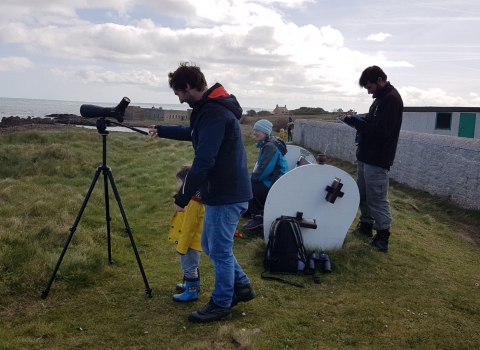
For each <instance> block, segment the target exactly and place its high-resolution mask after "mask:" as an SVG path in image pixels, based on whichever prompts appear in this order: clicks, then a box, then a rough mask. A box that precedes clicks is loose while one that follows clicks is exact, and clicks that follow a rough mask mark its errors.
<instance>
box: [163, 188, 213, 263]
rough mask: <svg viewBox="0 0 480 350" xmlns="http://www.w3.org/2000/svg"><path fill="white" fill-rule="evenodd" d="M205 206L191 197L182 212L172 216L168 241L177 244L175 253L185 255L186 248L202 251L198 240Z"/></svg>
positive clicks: (200, 234) (198, 199)
mask: <svg viewBox="0 0 480 350" xmlns="http://www.w3.org/2000/svg"><path fill="white" fill-rule="evenodd" d="M204 215H205V206H204V205H203V204H202V203H201V202H200V198H199V197H192V199H191V200H190V202H189V203H188V205H187V206H186V207H185V211H184V212H179V211H176V212H175V213H174V214H173V218H172V222H171V223H170V231H169V232H168V240H169V241H170V242H174V243H176V244H177V252H179V253H180V254H186V253H187V250H188V248H191V249H195V250H198V251H199V252H201V251H202V245H201V242H200V238H201V236H202V229H203V217H204Z"/></svg>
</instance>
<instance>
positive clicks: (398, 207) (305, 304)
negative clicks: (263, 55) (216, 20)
mask: <svg viewBox="0 0 480 350" xmlns="http://www.w3.org/2000/svg"><path fill="white" fill-rule="evenodd" d="M107 139H108V141H107V142H108V159H107V164H108V165H109V166H111V168H112V172H113V175H114V177H115V182H116V184H117V187H118V190H119V193H120V196H121V199H122V204H123V206H124V208H125V213H126V215H127V218H128V222H129V225H130V227H131V228H132V230H133V237H134V239H135V243H136V246H137V249H138V251H139V254H140V258H141V261H142V263H143V267H144V270H145V273H146V276H147V279H148V283H149V285H150V287H151V288H152V289H153V297H152V298H148V297H147V296H146V294H145V285H144V282H143V280H142V276H141V274H140V270H139V267H138V265H137V261H136V259H135V255H134V253H133V251H132V247H131V244H130V241H129V239H128V236H127V235H126V233H125V225H124V222H123V220H122V217H121V215H120V212H119V210H118V205H117V203H116V201H115V200H114V196H113V193H112V191H111V190H109V193H110V215H111V217H112V221H111V233H112V238H111V243H112V258H113V264H109V262H108V257H107V242H106V228H105V227H106V225H105V203H104V191H103V181H102V180H103V176H100V178H99V181H98V182H97V185H96V187H95V189H94V191H93V193H92V197H91V199H90V200H89V202H88V205H87V207H86V209H85V212H84V214H83V215H82V217H81V220H80V222H79V224H78V227H77V230H76V232H75V234H74V236H73V239H72V242H71V243H70V245H69V247H68V249H67V252H66V254H65V257H64V259H63V262H62V264H61V266H60V269H59V271H58V273H57V275H56V279H55V281H54V282H53V284H52V288H51V290H50V294H49V296H48V297H47V298H46V299H41V297H40V296H41V293H42V291H43V290H44V289H45V287H46V285H47V282H48V281H49V279H50V277H51V274H52V272H53V268H54V266H55V264H56V262H57V260H58V257H59V255H60V253H61V251H62V248H63V246H64V244H65V241H66V238H67V236H68V234H69V229H70V228H71V227H72V226H73V223H74V221H75V218H76V217H77V214H78V211H79V209H80V206H81V204H82V202H83V200H84V197H85V194H86V192H87V190H88V188H89V186H90V184H91V182H92V179H93V175H94V173H95V169H96V167H98V166H99V165H101V162H102V159H101V158H102V155H101V152H102V150H101V148H102V142H101V136H100V135H99V134H98V133H97V132H96V130H84V129H73V130H72V129H69V131H68V132H66V131H42V132H24V133H17V134H9V135H1V136H0V203H1V206H0V218H1V221H0V329H1V331H0V349H8V350H10V349H15V350H17V349H102V350H103V349H132V350H133V349H142V350H143V349H286V348H288V349H353V348H355V349H387V348H388V349H476V348H477V347H478V344H479V343H480V331H479V330H478V324H479V323H480V298H479V294H480V287H479V283H480V272H479V271H480V258H479V248H478V247H479V242H480V237H479V230H478V226H479V223H480V213H479V212H477V211H467V210H462V209H460V208H458V207H455V206H453V205H450V204H449V203H447V202H446V201H443V200H441V199H439V198H437V197H433V196H430V195H428V194H426V193H424V192H421V191H416V190H413V189H411V188H408V187H405V186H403V185H401V184H398V183H392V184H391V192H390V200H391V205H392V215H393V217H394V223H393V227H392V238H391V244H390V252H389V253H388V254H382V253H377V252H374V251H372V250H370V249H369V248H368V247H367V246H366V243H365V242H364V241H362V240H360V239H359V238H356V237H352V236H351V235H347V238H346V240H345V244H344V247H343V248H342V249H341V250H337V251H331V252H328V254H329V256H330V258H331V260H332V265H333V272H332V273H331V274H329V275H321V276H320V277H321V279H322V284H319V285H317V284H314V283H313V282H311V277H309V276H289V277H291V278H292V279H293V280H295V281H298V282H301V283H303V284H304V285H305V288H303V289H299V288H296V287H293V286H289V285H285V284H280V283H276V282H272V281H265V280H262V279H261V278H260V273H261V272H262V271H263V269H262V259H263V252H264V249H265V244H264V242H263V239H260V238H258V236H255V235H253V234H246V233H244V237H243V238H236V241H235V254H236V256H237V259H238V260H239V262H240V264H241V265H242V266H243V267H244V269H245V270H246V272H247V273H248V274H249V277H250V278H251V280H252V284H253V286H254V288H255V290H256V292H257V298H256V299H255V300H253V301H251V302H250V303H247V304H242V303H241V304H239V305H238V306H236V307H235V308H234V309H233V318H232V320H230V321H226V322H218V323H213V324H207V325H196V324H191V323H188V322H187V315H188V314H189V313H190V312H191V311H193V310H196V309H199V308H201V307H203V305H204V304H205V303H206V302H207V301H208V298H209V295H210V292H211V290H212V286H213V267H212V264H211V262H210V261H209V259H208V258H207V257H206V256H202V259H201V269H202V293H201V295H200V300H199V301H197V302H194V303H191V304H177V303H174V302H173V301H172V300H171V296H172V295H173V294H174V292H175V291H174V287H175V284H176V283H177V282H179V281H180V280H181V271H180V267H179V259H178V255H177V254H176V253H175V248H174V246H173V245H172V244H170V243H169V242H168V241H167V232H168V226H169V221H170V218H171V215H172V201H173V199H172V196H173V194H174V193H175V189H176V187H175V183H176V181H175V173H176V171H177V169H178V168H179V167H180V166H181V165H184V164H189V163H190V162H191V160H192V155H193V151H192V147H191V145H190V144H189V143H186V142H184V143H181V142H175V141H169V140H160V139H149V138H148V137H145V136H142V135H140V134H137V133H112V134H111V135H109V136H108V137H107ZM246 147H247V150H248V155H249V162H250V164H249V165H250V167H253V162H254V161H255V159H256V151H257V150H256V148H255V147H254V141H253V139H252V138H250V137H246ZM328 163H329V164H332V165H335V166H338V167H340V168H342V169H344V170H346V171H348V172H350V173H351V174H352V176H355V169H354V167H353V166H352V165H351V164H348V163H344V162H340V161H337V160H333V159H329V160H328ZM244 222H245V221H244V220H242V221H241V223H240V225H241V224H243V223H244Z"/></svg>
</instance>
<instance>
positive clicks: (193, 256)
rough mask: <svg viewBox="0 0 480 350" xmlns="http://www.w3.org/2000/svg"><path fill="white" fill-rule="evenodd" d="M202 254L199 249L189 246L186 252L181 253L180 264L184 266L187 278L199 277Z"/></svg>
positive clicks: (183, 269) (184, 273)
mask: <svg viewBox="0 0 480 350" xmlns="http://www.w3.org/2000/svg"><path fill="white" fill-rule="evenodd" d="M200 254H201V253H200V252H199V251H198V250H195V249H191V248H188V250H187V253H186V254H183V255H180V265H181V266H182V271H183V275H184V276H185V277H186V278H189V279H195V278H198V264H199V262H200Z"/></svg>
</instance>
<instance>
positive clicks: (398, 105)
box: [344, 66, 403, 252]
mask: <svg viewBox="0 0 480 350" xmlns="http://www.w3.org/2000/svg"><path fill="white" fill-rule="evenodd" d="M359 85H360V86H361V87H363V88H365V89H367V91H368V93H369V94H372V95H373V98H374V99H375V100H374V101H373V103H372V105H371V106H370V109H369V111H368V114H367V115H366V116H365V117H364V121H362V120H361V119H356V118H352V117H351V116H350V115H346V116H345V117H344V121H345V122H346V123H347V124H350V125H353V126H354V127H355V128H356V129H357V143H358V148H357V161H358V165H357V169H358V179H357V184H358V189H359V191H360V211H361V216H360V223H359V226H358V229H357V230H356V233H358V234H361V235H363V236H366V237H372V236H373V232H372V230H373V229H374V230H376V231H377V234H376V235H375V237H374V238H373V240H372V243H371V245H372V246H373V247H374V248H375V249H377V250H378V251H381V252H387V251H388V240H389V237H390V226H391V223H392V216H391V214H390V204H389V201H388V186H389V179H388V174H389V171H390V167H391V166H392V165H393V160H394V159H395V153H396V151H397V143H398V137H399V135H400V128H401V127H402V114H403V101H402V98H401V97H400V94H399V93H398V91H397V90H396V89H395V88H394V87H393V86H392V85H391V84H390V82H388V81H387V75H386V74H385V73H384V72H383V70H382V69H381V68H380V67H377V66H372V67H368V68H366V69H365V70H364V71H363V73H362V75H361V76H360V79H359Z"/></svg>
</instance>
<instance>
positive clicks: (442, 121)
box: [435, 113, 452, 130]
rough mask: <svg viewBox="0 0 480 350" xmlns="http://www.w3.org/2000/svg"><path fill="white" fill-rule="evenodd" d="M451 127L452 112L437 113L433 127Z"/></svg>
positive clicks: (447, 128)
mask: <svg viewBox="0 0 480 350" xmlns="http://www.w3.org/2000/svg"><path fill="white" fill-rule="evenodd" d="M451 127H452V113H437V121H436V123H435V129H446V130H450V129H451Z"/></svg>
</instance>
